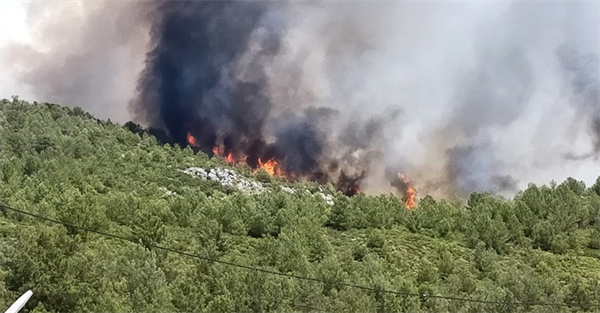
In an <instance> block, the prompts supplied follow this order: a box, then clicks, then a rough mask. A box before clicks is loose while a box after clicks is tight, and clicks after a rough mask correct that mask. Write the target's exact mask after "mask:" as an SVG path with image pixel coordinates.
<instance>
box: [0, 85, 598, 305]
mask: <svg viewBox="0 0 600 313" xmlns="http://www.w3.org/2000/svg"><path fill="white" fill-rule="evenodd" d="M190 167H198V168H204V169H207V170H209V169H214V168H222V169H228V168H229V169H233V170H234V172H235V173H237V174H238V175H240V176H243V177H246V178H247V179H248V180H253V181H257V182H260V183H261V184H262V186H265V191H264V192H261V193H245V192H242V191H240V190H239V189H236V188H233V187H231V186H224V185H222V184H220V183H219V182H217V181H214V180H206V179H199V178H197V177H194V176H192V175H189V174H188V173H185V172H184V171H185V170H186V169H188V168H190ZM290 190H295V192H290ZM316 193H322V194H328V195H332V197H331V199H332V200H333V201H331V202H328V201H326V199H325V197H319V196H315V194H316ZM0 203H1V204H3V205H5V206H6V207H7V208H5V209H4V210H3V212H2V213H0V309H3V308H6V307H8V306H9V305H10V304H11V303H12V302H13V301H15V300H16V299H17V298H18V297H19V296H20V295H21V294H22V293H23V292H25V291H26V290H28V289H31V290H33V292H34V295H33V297H32V298H31V300H30V301H29V302H28V304H27V306H26V307H25V308H24V310H23V312H175V311H179V312H600V177H599V178H598V180H596V183H595V184H594V185H592V186H586V185H585V184H584V183H583V182H580V181H577V180H574V179H567V180H566V181H564V182H562V183H554V182H550V183H549V184H548V185H542V186H539V185H534V184H531V185H529V187H528V188H527V189H525V190H523V191H521V192H519V193H518V194H517V195H516V196H515V197H514V198H513V199H506V198H503V197H499V196H494V195H491V194H487V193H473V194H471V195H470V196H469V197H468V198H466V199H459V198H453V199H433V198H432V197H429V196H424V197H423V198H421V199H420V200H419V202H418V205H417V207H416V208H415V209H413V210H406V209H405V208H404V204H403V203H402V200H401V199H399V198H398V197H397V196H396V195H392V194H382V195H376V196H370V195H369V196H368V195H363V194H358V195H356V196H353V197H347V196H345V195H343V194H342V193H340V192H338V191H336V190H335V189H334V188H333V187H332V186H319V185H317V184H314V183H309V182H305V183H290V182H287V181H285V180H282V179H279V178H273V177H270V176H269V175H268V174H266V172H264V171H259V172H258V173H257V174H253V173H252V171H251V170H250V169H249V168H247V167H245V166H241V165H238V166H236V167H235V168H232V167H231V166H229V165H228V164H227V163H226V162H225V161H224V160H223V159H220V158H219V157H215V158H212V159H209V158H208V157H207V156H206V155H205V154H202V153H198V154H195V153H194V152H193V151H192V149H191V148H189V147H185V148H182V147H179V146H177V145H169V144H164V145H163V144H160V143H159V142H158V141H157V139H156V137H154V136H153V135H151V134H149V133H147V132H144V131H137V132H132V131H131V129H130V128H128V127H125V126H123V125H120V124H116V123H112V122H110V121H102V120H98V119H95V118H94V117H92V116H91V115H89V114H88V113H86V112H84V111H83V110H81V109H79V108H74V109H69V108H66V107H61V106H59V105H56V104H49V103H27V102H25V101H21V100H19V99H18V98H16V97H15V98H13V99H12V100H6V99H5V100H2V102H1V103H0ZM10 208H16V209H19V210H23V211H26V212H30V213H33V214H36V215H39V216H43V217H47V218H49V219H51V220H52V221H49V220H42V219H39V218H35V217H32V216H28V215H24V214H21V213H18V212H15V211H13V210H11V209H10ZM53 221H55V222H53ZM61 223H64V224H69V225H72V226H67V225H64V224H61ZM73 226H77V227H73ZM78 227H80V228H78ZM105 234H112V235H115V236H118V237H120V238H126V239H128V240H121V239H119V238H116V237H109V236H106V235H105ZM157 247H165V248H168V249H170V250H171V251H167V250H165V249H160V248H157Z"/></svg>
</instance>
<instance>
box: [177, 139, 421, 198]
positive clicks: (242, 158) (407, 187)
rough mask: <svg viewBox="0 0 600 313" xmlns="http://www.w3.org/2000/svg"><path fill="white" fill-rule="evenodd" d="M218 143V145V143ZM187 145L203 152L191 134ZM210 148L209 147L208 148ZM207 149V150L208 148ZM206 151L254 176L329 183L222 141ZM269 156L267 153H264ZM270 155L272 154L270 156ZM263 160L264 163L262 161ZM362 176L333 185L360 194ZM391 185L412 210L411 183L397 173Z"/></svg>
mask: <svg viewBox="0 0 600 313" xmlns="http://www.w3.org/2000/svg"><path fill="white" fill-rule="evenodd" d="M219 142H220V143H219ZM187 143H188V144H189V145H190V146H191V147H192V148H193V149H194V150H195V151H198V150H203V149H202V147H201V145H200V144H199V142H198V139H197V138H196V137H194V136H193V135H192V134H190V133H187ZM208 147H211V146H208ZM208 147H207V148H208ZM206 150H208V151H204V152H205V153H208V154H209V155H210V154H211V153H212V155H213V156H220V157H221V158H222V159H223V161H225V162H226V163H228V164H230V165H236V164H246V165H248V166H249V167H250V168H252V173H254V174H256V173H257V172H258V170H259V169H261V168H262V169H263V170H264V171H265V172H266V173H267V174H269V175H270V176H273V177H287V178H288V179H289V180H291V181H297V180H298V179H301V180H303V179H306V180H315V181H318V182H323V183H325V182H330V180H329V178H328V177H327V176H324V177H323V176H318V175H316V176H315V175H313V176H311V175H300V176H299V175H298V174H297V173H296V172H294V171H290V172H287V171H286V170H285V167H284V165H283V164H282V161H281V160H279V159H277V158H275V157H261V156H254V157H252V156H250V155H246V154H245V153H241V155H240V153H239V152H237V153H234V152H233V151H231V147H226V146H225V145H224V144H223V143H222V141H217V143H215V144H214V145H212V148H208V149H206ZM264 154H267V155H269V153H264V152H263V156H264ZM271 155H272V154H271ZM263 160H265V161H263ZM363 175H364V173H363V174H361V175H359V176H358V177H354V176H347V175H346V174H345V173H343V172H342V174H341V175H340V177H339V178H338V180H337V183H336V184H335V185H336V186H337V187H338V188H339V189H340V190H341V191H342V192H343V193H344V194H345V195H347V196H349V197H351V196H354V195H355V194H358V193H360V192H361V188H360V182H361V180H362V178H363ZM391 185H392V186H394V187H395V188H396V189H397V190H398V193H399V194H401V195H402V201H403V202H404V206H405V208H406V209H409V210H410V209H413V208H414V207H415V206H416V195H417V190H416V189H415V188H414V187H413V184H412V182H411V181H410V179H408V177H406V175H404V174H402V173H399V174H398V175H397V176H396V177H395V178H394V179H393V181H392V182H391Z"/></svg>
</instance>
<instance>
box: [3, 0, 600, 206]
mask: <svg viewBox="0 0 600 313" xmlns="http://www.w3.org/2000/svg"><path fill="white" fill-rule="evenodd" d="M596 9H597V8H596V5H595V4H593V3H520V2H515V3H509V2H489V3H466V4H465V3H460V4H457V3H414V2H409V3H396V2H377V1H375V2H373V1H370V2H363V3H352V2H294V1H284V2H270V1H166V0H165V1H143V2H128V3H114V2H109V1H98V2H96V1H94V3H87V2H81V3H79V4H78V5H77V6H75V5H74V6H70V3H69V4H68V5H63V4H58V3H54V2H51V3H33V4H31V5H30V10H29V21H30V24H31V25H30V28H31V30H30V31H31V33H32V37H33V38H34V39H35V40H33V42H34V43H32V44H27V45H22V44H12V45H9V46H8V47H7V50H6V51H7V52H8V53H7V54H5V55H7V57H6V59H5V60H4V61H5V62H4V63H5V64H10V66H9V68H8V70H9V71H10V73H12V74H11V75H12V76H13V77H14V78H15V79H16V80H17V81H19V82H21V83H22V84H23V85H26V86H29V87H30V88H31V89H32V91H33V93H34V94H35V95H36V97H38V98H39V99H41V100H44V101H54V102H61V103H66V104H70V105H79V106H82V107H84V108H86V109H88V110H89V111H90V112H92V113H93V114H96V115H98V116H100V117H110V118H111V119H117V120H121V121H124V120H127V119H133V120H134V121H136V122H138V123H142V124H144V125H145V126H150V127H154V128H160V129H162V130H163V131H164V132H165V133H166V134H167V137H165V138H166V139H165V140H167V141H169V142H171V143H176V144H179V145H182V146H183V145H188V144H190V143H192V145H193V146H194V149H196V150H201V151H204V152H205V153H207V154H209V155H214V154H219V155H221V156H223V157H225V158H227V159H228V160H231V161H234V162H237V161H242V160H243V161H245V162H246V163H247V164H248V165H249V166H251V167H253V168H257V167H260V166H261V164H262V165H264V164H266V162H268V161H276V162H277V166H279V170H281V171H282V172H284V173H285V174H286V175H287V176H289V177H294V178H297V179H310V180H316V181H319V182H330V183H332V184H334V185H336V186H338V188H340V189H341V190H342V191H344V192H347V193H348V194H352V193H354V192H356V191H358V190H359V189H360V190H361V191H366V192H390V191H395V190H397V191H399V192H401V193H403V194H404V195H405V196H406V195H409V194H412V193H414V191H415V189H418V191H419V193H420V194H434V195H438V196H444V195H449V194H461V195H462V194H466V193H468V192H471V191H476V190H477V191H491V192H495V193H500V194H507V195H510V194H512V193H514V190H516V188H520V187H524V186H525V185H526V183H528V182H531V181H533V182H548V181H550V180H552V179H555V180H562V179H564V178H566V177H567V176H574V177H576V178H578V179H582V180H585V181H587V182H592V181H593V180H595V179H596V176H597V173H598V172H600V165H599V163H598V154H599V151H600V113H599V112H600V108H599V107H598V100H599V99H598V98H599V97H598V86H599V82H598V60H597V57H598V38H597V36H596V35H597V30H598V24H599V23H598V16H597V14H596V13H597V10H596ZM65 10H67V11H68V10H71V11H68V12H71V13H73V14H64V13H65V12H67V11H65ZM59 14H60V16H68V17H69V18H61V19H57V18H56V16H58V15H59ZM127 108H128V109H129V114H130V115H127V114H126V113H125V111H126V109H127ZM580 125H584V126H585V128H582V127H580ZM190 138H191V139H192V141H190ZM590 156H595V158H592V157H590ZM269 166H274V165H273V164H272V163H269ZM399 173H402V174H403V175H400V176H399V175H398V174H399ZM408 178H410V180H408ZM407 182H408V183H407Z"/></svg>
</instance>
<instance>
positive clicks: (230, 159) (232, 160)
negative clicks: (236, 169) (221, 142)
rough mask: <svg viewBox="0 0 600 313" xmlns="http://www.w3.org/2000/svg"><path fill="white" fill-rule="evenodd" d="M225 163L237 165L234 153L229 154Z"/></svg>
mask: <svg viewBox="0 0 600 313" xmlns="http://www.w3.org/2000/svg"><path fill="white" fill-rule="evenodd" d="M225 162H227V163H229V164H235V159H234V158H233V153H231V152H229V154H228V155H227V156H226V157H225Z"/></svg>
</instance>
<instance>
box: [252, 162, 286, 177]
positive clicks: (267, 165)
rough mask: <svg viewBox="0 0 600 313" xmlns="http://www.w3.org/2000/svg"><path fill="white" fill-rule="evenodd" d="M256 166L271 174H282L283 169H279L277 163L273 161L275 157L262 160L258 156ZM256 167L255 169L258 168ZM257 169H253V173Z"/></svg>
mask: <svg viewBox="0 0 600 313" xmlns="http://www.w3.org/2000/svg"><path fill="white" fill-rule="evenodd" d="M258 168H262V169H264V170H265V172H267V173H268V174H269V175H271V176H283V175H284V174H283V171H282V170H281V168H280V166H279V163H277V161H275V159H270V160H267V161H266V162H263V161H262V160H261V159H260V158H258ZM258 168H257V169H258ZM257 169H254V171H253V172H254V173H256V171H257Z"/></svg>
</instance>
